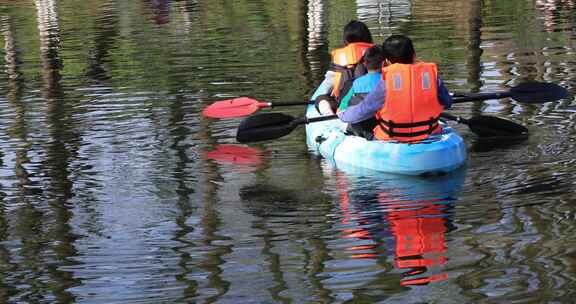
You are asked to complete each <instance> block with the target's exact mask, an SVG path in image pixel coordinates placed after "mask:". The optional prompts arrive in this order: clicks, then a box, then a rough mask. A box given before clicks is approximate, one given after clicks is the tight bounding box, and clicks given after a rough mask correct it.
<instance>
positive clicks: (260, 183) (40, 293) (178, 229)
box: [0, 0, 576, 303]
mask: <svg viewBox="0 0 576 304" xmlns="http://www.w3.org/2000/svg"><path fill="white" fill-rule="evenodd" d="M575 5H576V4H575V3H574V2H573V1H571V0H547V1H526V0H509V1H480V0H469V1H448V0H442V1H428V0H424V1H411V2H410V1H384V0H382V1H378V0H362V1H361V0H358V1H356V2H354V1H316V0H309V1H252V0H238V1H227V0H222V1H203V0H200V1H193V0H192V1H191V0H181V1H175V0H174V1H169V0H154V1H146V0H140V1H138V0H129V1H118V0H106V1H92V0H89V1H55V0H36V1H31V0H28V1H12V2H7V3H2V4H0V29H1V31H2V36H1V37H2V38H0V39H2V40H3V41H2V42H3V43H2V45H3V46H4V48H3V49H2V56H1V58H2V59H0V61H1V63H2V65H3V67H4V69H3V73H2V74H0V89H1V90H2V92H3V94H2V95H1V97H0V121H1V123H0V302H3V303H71V302H78V303H344V302H349V303H510V302H533V303H544V302H554V303H570V302H572V301H573V298H574V296H575V292H574V290H576V284H575V280H576V237H575V235H576V229H575V227H574V222H575V221H574V220H575V215H576V213H575V212H576V207H575V206H574V203H575V201H576V200H575V199H574V196H573V191H574V189H576V186H575V182H574V180H575V177H576V169H574V168H575V164H574V163H575V158H574V151H575V150H576V147H575V146H576V141H575V139H574V138H575V135H576V131H575V130H574V125H575V123H574V121H575V116H576V106H575V105H574V104H573V103H572V100H561V101H559V102H551V103H546V104H531V105H526V104H521V103H518V102H515V101H513V100H510V99H502V100H488V101H484V102H475V103H463V104H458V105H455V106H454V108H453V109H452V110H451V112H452V113H454V114H457V115H461V116H464V117H472V116H473V115H479V114H482V115H493V116H497V117H500V118H503V119H509V120H512V121H514V122H517V123H520V124H523V125H525V126H527V127H528V128H529V129H530V133H531V134H530V137H529V138H528V139H527V140H523V141H516V142H515V141H510V140H504V141H480V140H479V139H478V138H477V137H476V136H475V135H474V134H473V133H472V132H470V130H469V129H468V128H467V127H466V126H465V125H459V124H453V127H454V128H455V129H456V130H457V131H458V132H460V133H461V134H462V135H463V136H464V138H465V141H466V144H467V147H468V150H469V152H470V153H469V160H468V164H467V166H466V168H462V169H461V170H458V171H456V172H454V173H452V174H449V175H446V176H440V177H433V178H409V177H400V176H391V175H384V174H376V173H372V172H365V171H364V172H360V171H358V170H356V169H354V168H336V167H334V166H333V165H331V164H330V163H329V162H327V161H325V160H322V159H319V158H318V157H316V156H315V155H313V154H311V153H309V152H308V151H307V147H306V145H305V141H304V136H305V135H304V129H303V128H298V129H296V130H295V131H294V132H292V133H291V134H290V135H288V136H286V137H284V138H281V139H277V140H273V141H269V142H265V143H262V144H257V145H239V144H237V143H236V141H235V135H236V128H237V126H238V123H239V122H240V118H238V119H226V120H214V119H207V118H204V117H202V115H201V111H202V109H203V108H204V107H206V106H207V105H209V104H211V103H212V102H215V101H218V100H223V99H227V98H232V97H237V96H251V97H254V98H257V99H259V100H262V101H274V102H278V103H280V102H282V101H294V100H301V101H304V100H306V99H307V98H308V97H309V96H310V94H311V93H312V91H313V90H314V88H315V86H316V85H317V84H318V83H319V82H320V81H321V79H322V77H323V72H324V71H325V70H326V68H327V66H328V63H329V55H328V54H329V50H330V49H333V48H335V47H338V46H339V45H340V39H341V32H340V31H341V28H342V26H343V25H344V24H345V23H346V22H347V21H348V20H350V19H355V18H358V19H360V20H362V21H365V22H366V23H367V24H368V25H369V27H370V29H371V30H372V33H373V35H374V37H375V39H376V41H377V42H381V41H382V40H383V39H384V38H385V37H386V36H388V35H390V34H393V33H400V34H406V35H409V36H410V37H412V38H413V39H414V41H415V43H416V48H417V53H418V56H419V58H421V59H424V60H428V61H435V62H437V63H438V64H439V67H440V70H441V74H442V77H443V79H444V81H445V82H446V84H447V86H448V87H449V89H450V90H451V91H454V92H494V91H502V90H507V88H509V87H511V86H514V85H517V84H519V83H522V82H524V81H528V80H537V81H546V82H554V83H556V84H559V85H562V86H564V87H565V88H567V89H568V90H570V91H571V92H572V93H574V92H575V89H574V86H575V85H576V76H575V73H574V72H575V70H576V61H575V58H576V57H575V54H574V47H575V41H576V35H575V20H576V13H575ZM262 111H270V110H262ZM277 111H281V112H285V113H288V114H291V115H294V116H300V115H302V114H303V109H302V108H301V107H285V108H278V109H277Z"/></svg>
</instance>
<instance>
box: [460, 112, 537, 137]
mask: <svg viewBox="0 0 576 304" xmlns="http://www.w3.org/2000/svg"><path fill="white" fill-rule="evenodd" d="M466 124H467V125H468V127H470V130H472V132H474V133H476V134H477V135H478V136H480V137H513V136H519V137H527V136H528V129H527V128H526V127H524V126H522V125H519V124H517V123H514V122H511V121H509V120H506V119H502V118H498V117H494V116H475V117H472V118H470V119H469V120H467V121H466Z"/></svg>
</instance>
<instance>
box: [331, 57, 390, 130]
mask: <svg viewBox="0 0 576 304" xmlns="http://www.w3.org/2000/svg"><path fill="white" fill-rule="evenodd" d="M383 61H384V55H383V54H382V50H381V49H380V46H373V47H371V48H369V49H368V50H366V53H365V54H364V58H363V63H364V65H365V66H366V69H367V71H368V73H367V74H366V75H364V76H361V77H359V78H358V79H356V80H354V83H353V84H352V88H351V89H350V91H348V94H347V95H346V96H344V98H342V102H341V103H340V106H339V107H338V111H340V112H341V111H344V110H346V108H348V106H352V105H355V104H358V103H360V102H361V101H362V99H364V97H366V95H368V93H370V91H372V90H373V89H374V87H376V85H378V83H380V81H381V80H382V73H381V70H382V62H383ZM375 126H376V120H375V119H374V118H370V119H367V120H365V121H362V122H359V123H356V124H350V125H349V126H348V132H349V133H351V134H354V135H357V136H362V137H366V138H368V139H372V129H373V128H374V127H375ZM366 131H367V132H366Z"/></svg>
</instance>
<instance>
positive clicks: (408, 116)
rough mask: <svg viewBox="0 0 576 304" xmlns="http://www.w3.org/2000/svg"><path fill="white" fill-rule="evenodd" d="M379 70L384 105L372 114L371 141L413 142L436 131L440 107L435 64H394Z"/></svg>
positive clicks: (438, 130)
mask: <svg viewBox="0 0 576 304" xmlns="http://www.w3.org/2000/svg"><path fill="white" fill-rule="evenodd" d="M382 71H383V72H382V78H383V79H384V81H385V83H386V96H385V100H384V106H383V107H382V108H381V109H380V110H379V111H378V112H377V113H376V119H377V120H378V125H377V126H376V127H375V128H374V138H376V139H380V140H391V139H392V140H397V141H402V142H414V141H419V140H422V139H425V138H427V137H428V136H429V135H430V134H432V133H437V132H440V131H441V127H440V124H439V123H438V117H439V116H440V113H442V111H443V110H444V107H443V106H442V104H440V101H439V100H438V69H437V67H436V64H434V63H428V62H417V63H414V64H400V63H395V64H392V65H389V66H387V67H385V68H383V69H382Z"/></svg>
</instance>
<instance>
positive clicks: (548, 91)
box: [202, 81, 570, 118]
mask: <svg viewBox="0 0 576 304" xmlns="http://www.w3.org/2000/svg"><path fill="white" fill-rule="evenodd" d="M569 96H570V93H569V92H568V90H566V89H565V88H563V87H561V86H559V85H557V84H554V83H544V82H535V81H533V82H525V83H521V84H519V85H518V86H515V87H511V88H510V90H509V91H506V92H496V93H477V94H462V93H460V94H455V95H454V98H453V103H463V102H470V101H479V100H487V99H501V98H507V97H510V98H512V99H514V100H516V101H518V102H521V103H529V104H530V103H532V104H534V103H544V102H549V101H557V100H560V99H563V98H568V97H569ZM306 104H309V102H303V101H295V102H284V103H272V102H260V101H258V100H256V99H252V98H249V97H239V98H233V99H227V100H221V101H216V102H214V103H213V104H211V105H209V106H207V107H206V108H205V109H204V110H203V111H202V114H203V115H204V117H211V118H232V117H242V116H247V115H250V114H252V113H255V112H256V111H258V110H259V109H261V108H272V107H281V106H296V105H306Z"/></svg>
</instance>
